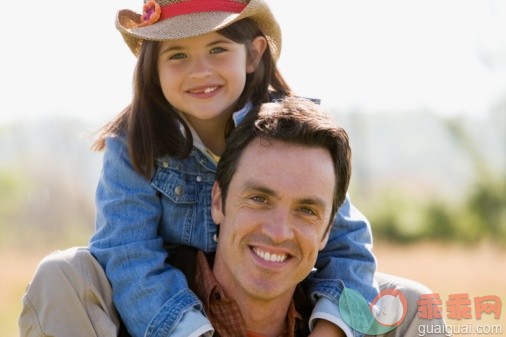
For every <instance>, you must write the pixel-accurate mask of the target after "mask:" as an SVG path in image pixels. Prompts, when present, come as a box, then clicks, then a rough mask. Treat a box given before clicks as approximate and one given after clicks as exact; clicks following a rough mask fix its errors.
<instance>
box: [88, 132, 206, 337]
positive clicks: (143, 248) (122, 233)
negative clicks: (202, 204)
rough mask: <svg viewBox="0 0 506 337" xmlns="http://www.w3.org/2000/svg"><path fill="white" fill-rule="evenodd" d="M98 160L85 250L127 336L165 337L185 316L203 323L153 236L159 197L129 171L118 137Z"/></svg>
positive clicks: (197, 302) (196, 305) (199, 305)
mask: <svg viewBox="0 0 506 337" xmlns="http://www.w3.org/2000/svg"><path fill="white" fill-rule="evenodd" d="M103 161H104V163H103V168H102V173H101V176H100V179H99V183H98V187H97V192H96V206H97V216H96V232H95V234H94V235H93V236H92V238H91V240H90V250H91V253H92V254H93V255H94V256H95V258H96V259H97V260H98V261H99V263H100V264H101V265H102V267H103V268H104V270H105V272H106V275H107V277H108V279H109V281H110V282H111V285H112V293H113V301H114V304H115V306H116V308H117V310H118V312H119V313H120V315H121V318H122V319H123V321H124V323H125V326H126V327H127V329H128V331H129V333H130V334H131V335H132V336H169V335H170V334H171V333H173V332H174V329H175V328H176V326H177V325H178V324H179V322H180V320H181V319H182V317H183V315H184V314H185V313H186V312H190V311H192V312H193V313H197V314H200V315H201V316H202V319H203V320H204V321H207V318H206V317H205V315H204V313H203V308H202V303H201V302H200V300H199V299H198V298H197V296H196V295H195V294H194V293H193V292H191V291H190V290H189V288H188V284H187V282H186V279H185V276H184V274H183V273H182V272H181V271H179V270H178V269H176V268H173V267H171V266H170V265H168V264H166V263H165V259H166V257H167V252H166V251H165V249H164V247H163V240H162V238H161V237H160V236H159V235H158V224H159V220H160V215H161V212H162V208H161V204H160V198H159V197H158V195H157V192H156V191H155V189H153V188H152V187H151V185H150V182H149V180H148V179H145V178H144V177H142V176H141V175H139V174H138V173H137V172H136V171H135V170H134V168H133V167H132V165H131V162H130V159H129V155H128V151H127V146H126V143H125V140H124V139H123V138H120V137H112V138H109V139H107V141H106V148H105V152H104V158H103ZM191 332H192V331H188V334H187V335H190V334H191Z"/></svg>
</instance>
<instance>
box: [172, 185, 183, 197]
mask: <svg viewBox="0 0 506 337" xmlns="http://www.w3.org/2000/svg"><path fill="white" fill-rule="evenodd" d="M174 193H176V195H177V196H182V195H183V188H182V187H181V186H177V187H176V188H175V189H174Z"/></svg>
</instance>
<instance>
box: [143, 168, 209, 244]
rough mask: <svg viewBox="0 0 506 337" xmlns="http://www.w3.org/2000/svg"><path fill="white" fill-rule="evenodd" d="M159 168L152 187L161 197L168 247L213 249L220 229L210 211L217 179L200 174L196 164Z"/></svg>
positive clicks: (162, 227)
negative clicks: (215, 236)
mask: <svg viewBox="0 0 506 337" xmlns="http://www.w3.org/2000/svg"><path fill="white" fill-rule="evenodd" d="M190 159H192V158H190ZM157 164H158V165H157V169H156V172H155V175H154V177H153V179H152V181H151V185H152V186H153V188H155V189H156V190H157V191H158V192H159V193H160V202H161V206H162V214H161V219H160V226H159V228H158V231H159V234H160V235H161V236H162V237H163V239H164V241H165V242H166V243H171V244H175V245H180V244H183V245H189V246H193V247H197V248H199V249H201V250H203V251H209V250H210V249H213V248H214V245H215V242H214V241H213V240H212V237H213V235H214V234H215V232H216V226H215V225H214V223H213V222H212V219H211V216H210V210H209V208H210V201H211V200H210V199H211V188H212V181H213V179H212V178H213V176H211V175H209V174H203V173H201V172H199V171H198V169H197V163H196V161H195V160H193V161H192V160H187V161H178V160H177V159H170V160H168V159H167V160H163V161H158V162H157Z"/></svg>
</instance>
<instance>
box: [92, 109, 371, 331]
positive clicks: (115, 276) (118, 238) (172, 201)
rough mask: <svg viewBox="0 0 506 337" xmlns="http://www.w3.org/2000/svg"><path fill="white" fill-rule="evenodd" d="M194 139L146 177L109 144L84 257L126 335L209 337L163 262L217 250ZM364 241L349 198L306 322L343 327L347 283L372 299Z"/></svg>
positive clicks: (208, 173) (367, 238)
mask: <svg viewBox="0 0 506 337" xmlns="http://www.w3.org/2000/svg"><path fill="white" fill-rule="evenodd" d="M248 111H249V106H248V107H245V108H244V109H243V110H240V111H238V112H236V113H235V114H234V121H235V122H236V124H237V123H238V122H239V121H240V120H242V117H243V116H244V115H245V114H246V113H247V112H248ZM193 136H194V139H195V141H194V147H193V149H192V151H191V153H190V155H189V156H188V157H187V158H184V159H178V158H174V157H170V156H162V157H160V158H158V159H157V160H156V165H155V170H154V173H153V175H152V177H151V179H146V178H145V177H143V176H141V175H140V174H138V173H137V172H136V171H135V169H134V168H133V166H132V164H131V161H130V158H129V155H128V150H127V144H126V139H125V138H124V137H121V136H117V137H110V138H108V139H107V140H106V147H105V152H104V157H103V168H102V172H101V176H100V179H99V183H98V187H97V191H96V206H97V218H96V232H95V233H94V235H93V236H92V238H91V240H90V250H91V253H92V254H93V255H94V256H95V258H96V259H97V260H98V261H99V263H100V264H101V265H102V267H103V268H104V270H105V272H106V274H107V277H108V278H109V280H110V282H111V285H112V292H113V300H114V303H115V306H116V308H117V309H118V312H119V313H120V315H121V317H122V319H123V321H124V323H125V325H126V327H127V329H128V331H129V333H130V334H131V335H132V336H149V337H151V336H178V337H179V336H185V337H187V336H200V335H206V336H210V335H212V327H211V325H210V323H209V321H208V320H207V318H206V316H205V312H204V310H203V307H202V303H201V301H200V300H199V299H198V298H197V297H196V295H195V294H194V293H193V292H191V291H190V290H189V288H188V285H187V283H186V280H185V277H184V275H183V274H182V273H181V272H180V271H179V270H178V269H175V268H174V267H172V266H170V265H168V264H166V263H165V259H166V257H167V254H168V253H167V250H166V249H165V248H166V246H164V245H166V244H170V245H174V246H176V245H190V246H194V247H196V248H198V249H201V250H203V251H204V252H211V251H215V250H216V242H215V240H214V239H213V238H214V235H215V234H216V229H217V226H216V225H215V224H214V222H213V220H212V218H211V212H210V208H211V197H210V196H211V189H212V185H213V183H214V178H215V173H216V163H215V162H214V161H213V160H212V159H211V157H210V156H209V155H208V154H207V153H206V151H205V148H204V147H203V146H202V143H201V142H200V140H199V139H198V136H197V135H196V134H194V135H193ZM371 244H372V236H371V229H370V225H369V223H368V221H367V219H365V218H364V216H362V214H361V213H360V212H358V211H357V210H356V209H354V208H353V206H352V205H351V203H350V200H349V199H348V198H347V199H346V201H345V203H344V204H343V206H342V207H341V208H340V209H339V212H338V214H337V216H336V219H335V222H334V225H333V227H332V229H331V233H330V237H329V241H328V244H327V246H326V248H325V249H324V250H323V251H321V252H320V255H319V258H318V261H317V263H316V266H315V267H316V268H317V270H318V271H317V272H316V273H313V274H314V276H313V277H311V280H310V286H309V289H310V292H311V295H312V297H313V298H314V299H315V301H317V305H316V307H315V309H314V311H313V316H312V320H314V319H317V318H323V319H328V320H330V321H332V322H334V323H336V324H338V325H339V326H343V324H344V323H343V322H342V320H341V319H340V315H339V311H338V305H337V304H338V300H339V296H340V294H341V291H342V289H343V287H344V286H346V287H351V288H354V289H355V290H358V291H359V292H361V293H362V294H363V295H364V296H365V298H366V299H367V300H368V301H369V302H370V301H372V299H373V298H374V296H375V295H376V294H377V286H376V285H375V284H374V280H373V275H374V272H375V268H376V261H375V258H374V256H373V254H372V252H371ZM169 251H170V249H169ZM345 328H346V327H345ZM344 330H346V329H344ZM348 330H349V329H348Z"/></svg>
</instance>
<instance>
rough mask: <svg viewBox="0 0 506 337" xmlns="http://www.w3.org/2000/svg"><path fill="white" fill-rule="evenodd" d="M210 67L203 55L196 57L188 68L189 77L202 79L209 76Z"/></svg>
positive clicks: (210, 72)
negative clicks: (189, 68)
mask: <svg viewBox="0 0 506 337" xmlns="http://www.w3.org/2000/svg"><path fill="white" fill-rule="evenodd" d="M212 73H213V72H212V68H211V66H210V65H209V63H208V62H207V61H206V60H205V58H204V57H196V58H195V59H194V60H193V64H192V67H191V70H190V77H191V78H192V79H203V78H206V77H209V76H211V74H212Z"/></svg>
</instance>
